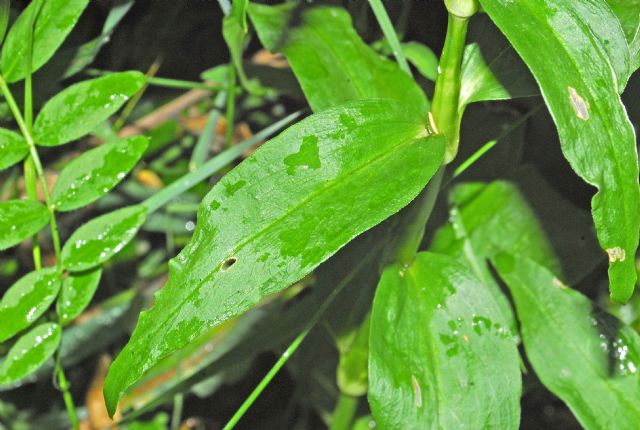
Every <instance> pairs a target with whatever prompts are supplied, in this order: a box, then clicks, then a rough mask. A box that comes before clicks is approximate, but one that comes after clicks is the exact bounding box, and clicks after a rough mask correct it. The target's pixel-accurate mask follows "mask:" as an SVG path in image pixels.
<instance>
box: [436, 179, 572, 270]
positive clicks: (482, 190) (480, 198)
mask: <svg viewBox="0 0 640 430" xmlns="http://www.w3.org/2000/svg"><path fill="white" fill-rule="evenodd" d="M451 200H452V201H453V202H454V204H455V205H456V207H458V209H457V210H458V215H457V216H458V217H459V219H458V220H454V221H455V222H452V223H451V224H448V225H447V226H446V227H444V228H442V229H440V230H438V232H437V233H436V235H435V237H434V239H433V242H432V244H431V247H430V250H431V251H433V252H439V253H444V254H447V255H451V256H456V257H463V256H464V253H465V249H464V240H463V239H465V238H468V239H469V240H470V242H471V245H472V247H473V249H474V251H475V253H476V254H477V255H479V256H480V257H481V258H483V259H484V258H488V257H491V256H493V255H495V254H497V253H499V252H502V251H507V252H509V253H512V254H514V255H515V254H518V255H524V256H526V257H527V258H531V259H532V260H534V261H537V262H539V263H540V264H542V265H544V266H545V267H548V268H549V269H550V270H554V271H557V272H559V271H560V262H559V261H558V258H557V257H556V255H555V253H554V250H553V248H552V246H551V244H550V243H549V241H548V239H547V235H546V233H545V231H544V229H543V228H542V226H541V225H540V221H539V220H538V218H537V216H536V214H535V212H534V211H533V210H532V208H531V207H530V206H529V204H528V203H527V201H526V200H525V199H524V197H523V196H522V193H521V192H520V191H519V190H518V187H517V186H516V185H515V184H513V183H511V182H507V181H494V182H492V183H490V184H484V183H468V184H463V185H460V186H458V187H456V188H455V189H454V192H453V193H452V197H451Z"/></svg>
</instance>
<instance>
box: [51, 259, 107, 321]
mask: <svg viewBox="0 0 640 430" xmlns="http://www.w3.org/2000/svg"><path fill="white" fill-rule="evenodd" d="M100 276H102V268H101V267H98V268H97V269H93V270H90V271H88V272H77V273H70V274H69V275H68V276H67V277H66V278H65V279H64V280H63V281H62V289H61V290H60V296H59V297H58V301H57V303H56V311H57V312H58V316H60V322H61V323H63V324H64V323H66V322H69V321H71V320H73V319H74V318H75V317H77V316H78V315H80V313H82V311H83V310H85V308H86V307H87V306H89V303H91V299H92V298H93V295H94V293H95V292H96V289H97V288H98V284H99V283H100Z"/></svg>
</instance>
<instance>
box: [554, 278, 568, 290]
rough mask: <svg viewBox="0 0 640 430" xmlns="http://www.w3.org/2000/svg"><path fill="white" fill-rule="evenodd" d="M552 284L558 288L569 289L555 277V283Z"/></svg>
mask: <svg viewBox="0 0 640 430" xmlns="http://www.w3.org/2000/svg"><path fill="white" fill-rule="evenodd" d="M551 283H552V284H553V286H554V287H556V288H567V286H566V285H565V284H564V282H562V281H561V280H560V279H558V278H555V277H554V278H553V281H551Z"/></svg>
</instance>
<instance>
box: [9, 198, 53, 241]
mask: <svg viewBox="0 0 640 430" xmlns="http://www.w3.org/2000/svg"><path fill="white" fill-rule="evenodd" d="M48 222H49V211H48V210H47V208H46V207H45V206H44V205H43V204H42V203H39V202H36V201H33V200H9V201H6V202H0V250H3V249H7V248H9V247H12V246H14V245H17V244H19V243H20V242H22V241H23V240H25V239H26V238H28V237H30V236H33V235H34V234H36V233H37V232H38V231H40V229H42V227H44V226H45V225H47V223H48Z"/></svg>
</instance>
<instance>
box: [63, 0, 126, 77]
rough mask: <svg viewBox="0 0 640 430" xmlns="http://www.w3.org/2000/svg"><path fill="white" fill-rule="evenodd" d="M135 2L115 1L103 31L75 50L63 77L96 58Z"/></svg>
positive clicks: (76, 71) (79, 69)
mask: <svg viewBox="0 0 640 430" xmlns="http://www.w3.org/2000/svg"><path fill="white" fill-rule="evenodd" d="M133 2H134V0H117V1H115V2H114V4H113V6H112V7H111V10H109V15H108V16H107V19H106V20H105V22H104V26H103V27H102V33H101V34H100V35H99V36H98V37H96V38H95V39H92V40H90V41H88V42H85V43H83V44H82V45H81V46H79V47H78V48H76V49H75V50H74V51H75V52H74V55H73V58H72V59H71V60H70V61H69V66H68V67H67V70H65V72H64V74H63V76H62V78H63V79H66V78H68V77H70V76H73V75H75V74H76V73H78V72H80V71H81V70H82V69H84V68H85V67H87V66H88V65H89V64H91V63H92V62H93V60H95V58H96V56H97V55H98V52H100V49H101V48H102V46H103V45H104V44H106V43H107V42H109V40H111V35H112V34H113V31H114V30H115V28H116V26H117V25H118V24H119V23H120V21H121V20H122V18H124V17H125V15H126V14H127V12H129V9H131V6H133Z"/></svg>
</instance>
